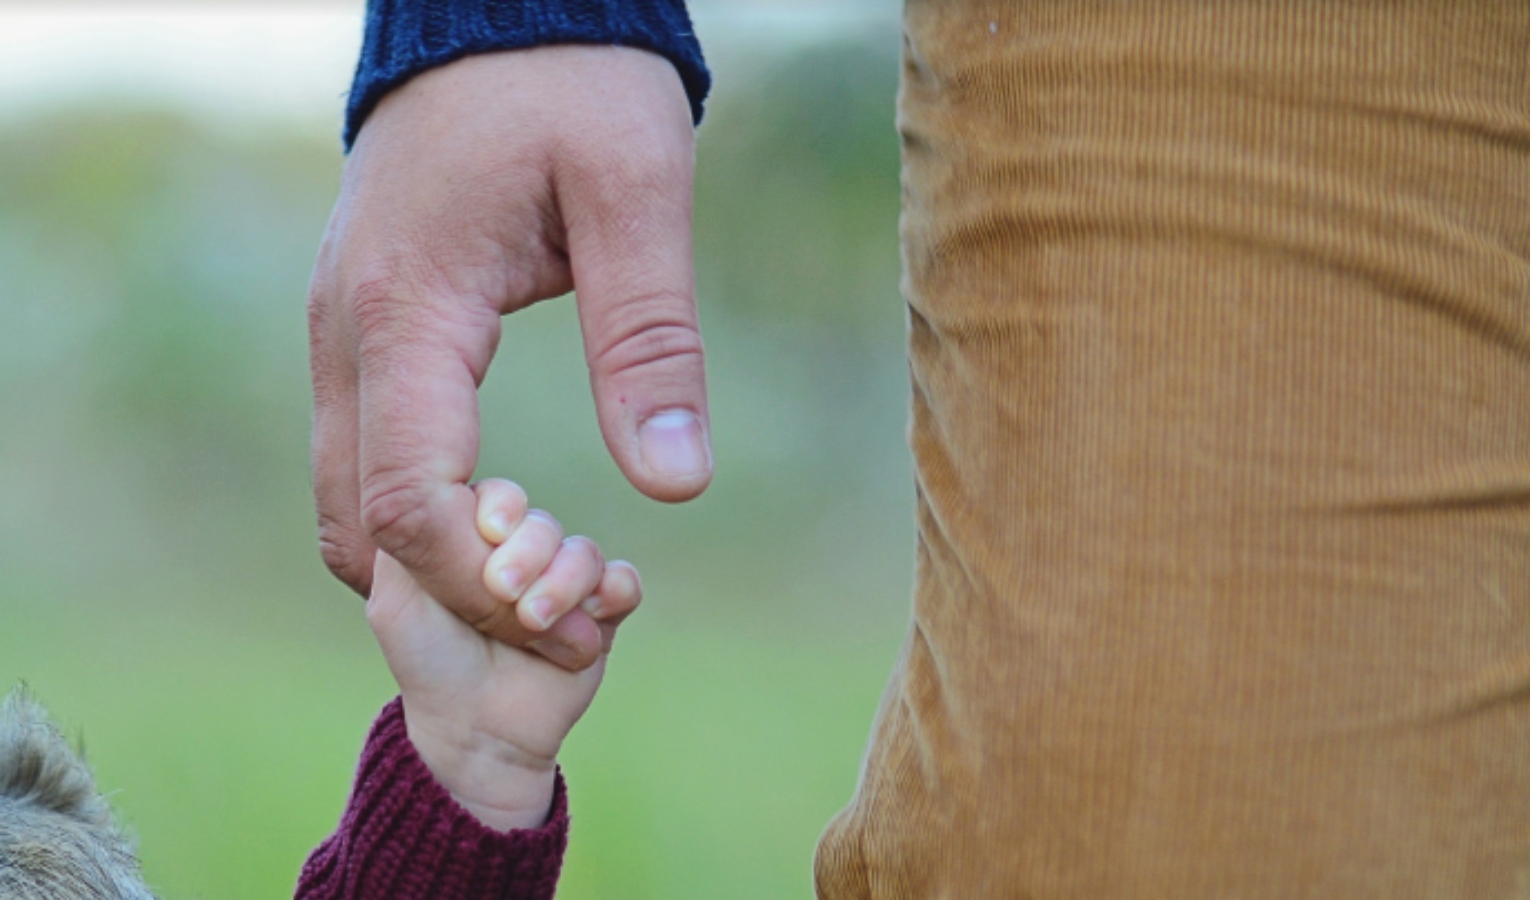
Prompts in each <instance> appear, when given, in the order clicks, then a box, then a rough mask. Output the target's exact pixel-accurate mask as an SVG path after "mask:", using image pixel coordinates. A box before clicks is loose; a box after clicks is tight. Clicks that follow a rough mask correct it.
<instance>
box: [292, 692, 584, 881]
mask: <svg viewBox="0 0 1530 900" xmlns="http://www.w3.org/2000/svg"><path fill="white" fill-rule="evenodd" d="M567 844H568V794H567V790H566V788H565V786H564V783H563V775H562V773H561V772H560V773H559V774H558V778H557V783H556V786H555V787H554V789H553V805H552V812H551V814H550V815H549V816H548V820H547V824H546V825H543V826H542V827H541V828H537V829H527V830H516V831H509V832H500V831H495V830H493V829H491V828H489V827H487V826H485V825H484V824H483V823H481V822H479V821H478V820H477V819H475V818H474V817H473V815H472V814H471V813H469V812H468V811H467V810H465V809H463V808H462V807H461V806H459V805H458V804H457V801H455V800H453V799H452V797H451V795H450V794H448V793H447V791H446V789H445V788H443V787H441V785H440V784H439V783H438V782H437V781H436V780H435V778H434V777H433V776H432V775H431V774H430V770H429V769H427V768H426V767H425V763H424V762H422V761H421V760H420V757H419V755H418V754H416V753H415V750H414V745H413V744H411V743H410V742H409V736H408V734H406V733H405V730H404V707H403V704H402V703H401V702H400V701H399V700H398V699H394V700H393V702H391V703H389V704H388V705H387V706H385V707H383V711H382V714H381V715H379V716H378V717H377V722H376V723H375V724H373V726H372V732H371V734H369V735H368V736H367V743H366V747H365V748H363V749H362V751H361V763H360V764H359V765H358V767H357V770H356V784H355V787H354V788H353V789H352V790H351V799H350V803H349V804H347V806H346V808H345V814H344V816H342V817H341V819H340V827H339V828H338V829H336V831H335V833H334V834H332V835H330V837H329V838H328V839H326V840H325V841H324V843H322V844H320V845H319V846H318V848H317V849H315V850H314V851H313V853H312V854H311V855H310V856H309V857H308V861H307V862H306V863H305V864H304V865H303V872H302V874H301V875H300V876H298V884H297V892H296V894H295V896H296V897H297V898H298V900H342V898H344V900H381V898H389V900H416V898H418V900H426V898H430V900H476V898H496V900H511V898H514V900H544V898H545V900H551V898H552V896H553V892H554V890H555V889H556V888H557V885H558V872H559V870H560V869H561V868H562V866H563V850H564V848H565V847H566V846H567Z"/></svg>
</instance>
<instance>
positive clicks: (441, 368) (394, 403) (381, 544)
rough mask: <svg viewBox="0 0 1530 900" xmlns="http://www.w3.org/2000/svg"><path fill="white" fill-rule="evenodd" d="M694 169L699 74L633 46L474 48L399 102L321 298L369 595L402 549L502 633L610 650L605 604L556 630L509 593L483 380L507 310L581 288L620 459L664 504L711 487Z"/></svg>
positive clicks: (379, 135) (361, 165) (334, 530)
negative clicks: (496, 586)
mask: <svg viewBox="0 0 1530 900" xmlns="http://www.w3.org/2000/svg"><path fill="white" fill-rule="evenodd" d="M693 166H694V136H693V131H692V125H691V118H690V106H689V102H688V100H687V98H686V94H685V91H684V89H683V87H682V86H681V83H680V79H679V76H678V75H677V74H676V72H675V70H674V69H673V67H672V66H671V65H670V64H669V63H668V62H667V61H665V60H664V59H662V58H660V57H658V56H655V55H653V54H650V53H647V52H644V51H641V50H635V49H631V48H621V47H588V46H550V47H538V48H535V49H530V50H516V51H510V52H504V53H491V54H484V55H480V56H472V57H468V58H466V59H462V60H459V61H457V62H453V63H451V64H448V65H446V66H442V67H440V68H438V69H433V70H431V71H429V72H426V73H424V74H423V75H420V76H418V77H416V78H414V79H413V80H411V81H409V82H408V83H407V84H405V85H403V86H402V87H400V88H398V89H396V90H394V91H393V92H392V93H390V94H389V95H388V96H387V97H386V98H385V99H384V100H383V102H382V103H381V104H379V106H378V107H377V109H376V110H375V111H374V112H373V113H372V114H371V116H370V117H369V118H368V120H367V122H366V124H365V126H364V127H363V128H362V129H361V132H360V135H359V137H358V139H357V141H356V144H355V147H354V148H353V150H352V153H351V155H350V158H349V159H348V160H347V162H346V166H345V174H344V180H343V183H342V186H341V191H340V197H339V200H338V201H337V203H336V205H335V210H334V213H333V215H332V217H331V219H330V223H329V227H328V229H327V231H326V233H325V237H324V242H323V245H322V246H321V248H320V251H319V258H318V261H317V262H316V264H315V267H314V274H313V281H312V285H311V288H310V295H309V325H310V344H311V362H312V367H313V381H314V447H313V476H314V493H315V498H316V501H317V505H318V512H319V532H320V534H319V537H320V546H321V548H322V551H323V554H324V559H325V562H326V564H327V565H328V566H329V567H330V569H331V571H333V572H334V573H335V574H336V575H337V576H338V577H339V578H341V579H342V580H343V581H345V582H346V583H348V584H349V585H350V586H351V587H353V588H355V589H356V590H357V591H358V592H360V593H362V594H367V593H368V592H369V591H370V590H371V581H372V577H373V571H374V567H373V559H374V556H375V555H376V553H377V551H378V550H379V549H380V550H382V551H383V552H385V553H387V554H388V555H389V556H391V557H392V558H393V559H394V560H397V561H398V562H399V563H400V564H402V566H403V567H404V568H405V569H407V570H408V572H409V573H410V575H411V576H412V577H413V579H414V580H415V581H416V582H418V583H419V584H420V585H421V586H422V587H423V588H424V589H425V590H427V591H428V592H429V594H430V595H431V596H432V597H435V598H437V599H438V600H439V602H440V603H441V604H442V605H444V606H445V607H446V608H447V609H449V610H451V611H452V612H454V613H456V614H457V615H459V616H461V617H462V618H463V619H464V620H465V621H467V622H468V623H470V624H471V625H472V626H473V627H474V628H476V629H478V630H479V631H481V632H482V633H484V634H486V635H489V636H492V637H494V638H497V639H499V640H502V641H505V642H507V643H509V644H512V645H514V646H528V645H529V642H531V641H533V640H535V641H536V646H535V649H536V650H537V652H539V653H541V654H543V655H544V656H546V657H547V658H548V659H551V660H553V661H554V662H556V663H558V664H559V665H561V666H563V667H565V668H568V669H571V670H577V669H581V668H583V667H585V666H588V665H591V664H592V663H593V662H594V661H595V660H596V659H598V658H599V656H600V651H601V645H602V631H603V630H604V629H603V628H600V627H597V625H596V622H595V620H594V619H592V618H591V617H590V615H589V614H588V613H586V612H585V611H583V610H580V609H575V610H573V611H572V612H570V613H569V614H567V615H564V616H562V617H561V618H558V619H557V621H556V623H555V624H554V625H553V626H552V627H551V628H549V629H548V630H546V631H540V632H539V631H536V630H535V629H534V628H532V627H531V626H532V625H533V624H534V622H535V619H534V618H533V617H532V616H531V615H530V610H531V609H532V608H534V606H535V604H534V603H532V604H523V605H521V606H519V607H512V606H510V605H508V604H505V603H503V602H501V601H500V600H499V599H496V597H495V595H494V593H492V592H491V591H490V590H489V588H488V587H486V586H485V585H484V583H483V581H482V579H481V578H479V572H480V570H481V568H482V566H483V565H484V562H485V559H486V557H487V555H488V548H487V546H486V545H485V544H484V543H483V541H482V540H481V539H480V538H479V536H478V535H477V534H475V533H474V532H473V529H472V527H471V524H470V523H471V522H472V521H473V509H474V504H475V498H474V495H473V492H472V491H471V490H470V489H469V488H468V486H467V482H468V479H469V478H470V477H471V475H472V472H473V470H474V467H475V465H476V463H477V455H478V438H479V429H478V406H477V394H476V391H477V387H478V385H479V383H481V382H482V380H483V378H484V376H485V373H486V372H487V370H488V367H489V362H490V360H491V359H492V358H493V356H494V352H495V349H496V348H497V346H498V342H499V337H500V327H501V322H500V317H501V316H502V315H505V314H507V313H511V312H514V311H516V310H519V309H522V308H524V307H526V306H529V305H531V304H532V303H535V302H537V301H539V300H543V299H546V298H549V297H555V296H558V295H560V294H563V293H565V292H567V291H568V290H570V289H571V288H572V289H575V290H576V291H577V295H578V306H579V317H580V323H581V327H582V329H583V332H584V349H585V356H586V359H587V361H588V363H589V368H590V383H591V387H592V389H593V391H594V395H595V406H596V413H597V416H598V418H599V420H600V427H601V433H602V434H603V435H604V438H605V442H606V446H607V448H608V449H609V450H610V452H611V455H612V457H613V458H614V459H615V460H616V464H617V465H618V466H619V467H620V468H621V470H622V472H623V473H624V474H625V475H626V476H627V478H628V480H629V481H631V482H632V483H633V485H635V486H636V487H637V488H638V489H639V490H640V491H642V492H643V493H645V494H647V495H648V496H650V497H654V498H656V499H659V500H666V501H680V500H687V499H690V498H691V497H694V496H696V495H697V494H699V493H701V491H702V490H704V489H705V488H706V486H707V483H708V482H709V481H710V479H711V474H712V459H711V451H710V449H709V438H708V419H707V404H706V388H705V383H704V375H703V367H702V347H701V335H700V332H699V331H698V330H697V322H696V307H695V298H694V277H693V273H692V265H691V243H690V238H691V176H692V170H693ZM528 540H530V539H529V538H528ZM539 540H541V539H540V538H539ZM580 552H584V551H580ZM383 568H386V567H380V568H379V571H382V569H383ZM394 574H395V575H396V574H398V573H394ZM512 593H513V591H512Z"/></svg>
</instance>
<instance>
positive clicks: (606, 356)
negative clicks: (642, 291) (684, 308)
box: [590, 297, 703, 375]
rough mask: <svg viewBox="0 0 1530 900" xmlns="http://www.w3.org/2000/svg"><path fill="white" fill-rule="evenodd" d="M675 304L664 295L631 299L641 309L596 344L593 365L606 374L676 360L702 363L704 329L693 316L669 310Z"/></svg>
mask: <svg viewBox="0 0 1530 900" xmlns="http://www.w3.org/2000/svg"><path fill="white" fill-rule="evenodd" d="M674 306H675V303H674V302H673V301H672V300H668V299H667V298H661V297H651V298H648V299H647V300H639V301H634V302H632V303H629V304H628V307H629V308H633V309H639V310H642V311H640V312H637V313H634V314H633V315H631V316H630V317H629V318H628V321H626V322H622V323H619V325H618V327H616V328H615V329H613V330H612V333H611V336H610V337H609V338H608V339H607V340H606V341H605V342H604V343H603V344H601V345H600V346H598V347H597V348H596V350H595V353H594V354H593V355H592V357H591V360H590V364H591V366H592V367H593V368H595V369H596V370H597V371H600V372H602V373H604V374H607V375H619V374H623V373H627V372H634V371H639V370H642V369H645V368H649V367H652V366H655V365H665V364H672V363H674V362H677V361H685V360H694V361H696V362H698V363H699V362H700V360H701V357H702V353H703V348H702V342H701V332H700V331H698V330H697V329H696V325H695V323H694V322H692V321H691V320H690V317H688V316H683V315H680V314H678V313H676V312H670V311H668V310H670V309H672V308H674Z"/></svg>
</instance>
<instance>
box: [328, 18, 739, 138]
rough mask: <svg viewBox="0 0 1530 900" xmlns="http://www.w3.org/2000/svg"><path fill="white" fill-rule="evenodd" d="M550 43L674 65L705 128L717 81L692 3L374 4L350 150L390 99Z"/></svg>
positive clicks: (354, 93)
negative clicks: (476, 57)
mask: <svg viewBox="0 0 1530 900" xmlns="http://www.w3.org/2000/svg"><path fill="white" fill-rule="evenodd" d="M542 44H620V45H622V46H627V47H638V48H641V49H643V50H650V51H652V52H654V53H657V54H659V55H660V56H663V57H664V58H666V59H668V60H669V61H670V62H671V63H673V64H674V66H675V69H676V70H677V71H678V72H679V73H680V81H681V83H682V84H684V85H685V91H686V93H687V94H688V95H689V96H690V100H691V116H692V118H693V119H694V120H695V121H697V122H700V121H701V108H702V102H703V101H704V100H705V99H706V95H707V90H708V88H710V87H711V83H712V76H711V75H710V73H708V72H707V67H706V62H705V60H703V59H702V56H701V44H700V43H698V42H697V40H696V35H695V33H694V32H693V31H692V30H691V19H690V15H689V14H688V13H687V12H686V8H685V0H368V2H367V22H366V37H365V40H364V42H363V44H362V48H361V60H360V62H359V63H358V65H357V67H356V80H355V82H354V83H353V84H352V86H351V96H350V102H349V104H348V106H347V108H346V116H345V146H346V149H347V150H349V149H350V146H351V143H352V142H353V141H354V140H355V139H356V133H357V132H358V131H360V130H361V124H362V123H363V122H364V121H366V118H367V116H368V114H370V113H371V112H372V109H373V107H375V106H376V105H377V102H378V101H379V100H381V99H382V98H383V96H384V95H385V94H387V93H388V92H389V91H391V90H393V89H394V88H395V87H398V86H399V85H401V84H403V83H404V82H405V81H408V80H409V79H410V78H413V77H414V76H415V75H418V74H420V73H421V72H423V71H425V70H427V69H431V68H434V67H436V66H441V65H445V64H446V63H449V62H451V61H452V60H455V59H460V58H462V57H464V56H468V55H470V54H474V53H487V52H490V51H494V50H516V49H521V48H525V47H535V46H539V45H542Z"/></svg>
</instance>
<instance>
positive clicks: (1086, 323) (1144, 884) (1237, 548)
mask: <svg viewBox="0 0 1530 900" xmlns="http://www.w3.org/2000/svg"><path fill="white" fill-rule="evenodd" d="M905 39H906V43H905V56H904V60H905V65H904V73H903V85H902V90H901V96H900V101H899V103H900V112H899V123H900V131H901V134H902V137H903V146H904V203H905V207H904V219H903V242H904V254H905V265H906V271H907V278H906V283H905V291H906V295H907V299H908V305H909V320H910V333H909V356H910V364H911V371H912V381H913V423H912V430H911V440H912V442H913V449H914V453H915V459H916V468H917V481H918V485H917V486H918V523H919V546H918V567H917V587H916V595H915V601H914V613H913V623H912V627H911V630H910V633H909V636H908V639H907V643H906V645H905V647H904V650H903V653H902V657H901V659H900V661H899V663H898V665H897V669H896V671H895V673H894V675H893V677H892V680H891V683H890V684H889V686H888V689H887V693H886V696H885V699H884V701H883V704H882V708H881V710H880V712H879V714H878V717H877V720H876V724H875V726H874V729H873V735H872V739H871V744H870V747H869V749H868V751H867V758H866V762H865V768H864V772H863V775H862V779H861V783H860V786H859V788H858V790H857V792H856V795H855V798H854V799H853V801H852V802H851V803H850V805H849V806H848V808H847V809H846V810H845V811H844V812H843V813H841V814H840V816H839V817H838V818H836V819H835V821H834V822H833V823H831V824H830V826H829V829H828V831H827V833H826V834H825V835H824V838H823V841H822V844H821V846H820V848H819V853H818V859H817V865H816V870H817V884H818V890H819V894H820V896H821V897H823V898H827V900H860V898H879V900H880V898H946V900H968V898H990V897H1001V898H1010V897H1012V898H1037V900H1042V898H1136V897H1152V898H1159V897H1162V898H1258V900H1294V898H1343V900H1348V898H1378V900H1379V898H1386V900H1407V898H1442V900H1444V898H1450V900H1456V898H1509V897H1526V898H1530V0H1498V2H1491V0H1396V2H1384V0H1365V2H1344V0H1257V2H1256V0H1140V2H1133V0H1118V2H1107V0H1093V2H1091V0H909V2H908V5H907V9H906V12H905Z"/></svg>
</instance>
